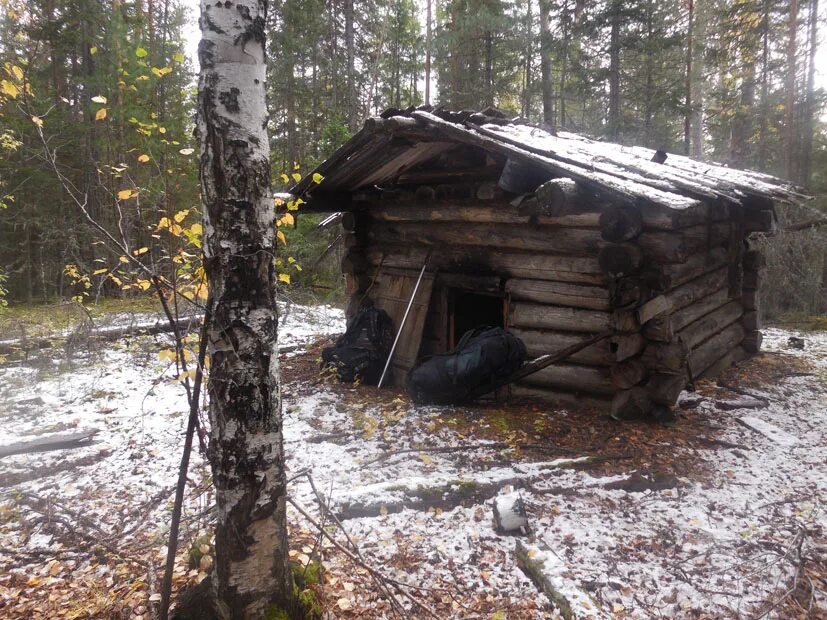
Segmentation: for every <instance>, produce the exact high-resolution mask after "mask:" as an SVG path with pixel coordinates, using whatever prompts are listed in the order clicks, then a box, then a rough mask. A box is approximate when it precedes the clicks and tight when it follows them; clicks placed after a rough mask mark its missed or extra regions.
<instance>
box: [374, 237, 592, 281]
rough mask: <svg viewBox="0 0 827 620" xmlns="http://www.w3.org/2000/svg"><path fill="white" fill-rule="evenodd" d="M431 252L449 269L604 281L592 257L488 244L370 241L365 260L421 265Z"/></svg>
mask: <svg viewBox="0 0 827 620" xmlns="http://www.w3.org/2000/svg"><path fill="white" fill-rule="evenodd" d="M429 253H430V258H429V260H428V265H429V267H430V268H431V269H435V270H439V271H441V272H452V273H467V274H479V273H495V274H497V275H499V276H502V277H504V278H532V279H537V280H550V281H557V282H574V283H581V284H593V285H600V284H603V283H605V281H606V278H605V276H604V275H603V273H602V271H601V269H600V265H599V264H598V262H597V259H596V258H595V257H574V256H560V255H554V254H540V253H535V252H532V253H526V252H514V251H511V252H509V251H504V250H492V249H491V248H483V247H479V248H463V247H455V246H442V247H429V246H424V245H398V244H397V245H375V244H374V245H371V246H370V247H368V248H367V249H366V252H365V256H366V258H367V261H368V262H369V263H370V264H371V265H373V266H374V267H378V266H379V265H380V264H381V265H382V266H383V267H385V266H387V267H397V268H400V269H421V268H422V265H423V264H424V263H425V258H426V257H427V256H428V254H429Z"/></svg>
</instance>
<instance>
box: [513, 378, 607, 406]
mask: <svg viewBox="0 0 827 620" xmlns="http://www.w3.org/2000/svg"><path fill="white" fill-rule="evenodd" d="M511 396H512V397H513V398H520V399H522V398H525V399H528V400H539V401H542V402H550V403H554V404H558V405H560V404H562V405H567V406H574V407H586V408H589V409H598V410H600V411H608V409H609V406H610V405H611V400H610V399H608V398H604V397H601V396H596V395H591V394H583V393H581V392H574V391H568V390H554V389H551V388H547V387H540V386H536V385H525V384H523V383H517V384H515V385H512V386H511Z"/></svg>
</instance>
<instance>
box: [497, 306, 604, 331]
mask: <svg viewBox="0 0 827 620" xmlns="http://www.w3.org/2000/svg"><path fill="white" fill-rule="evenodd" d="M610 316H611V315H610V314H609V313H608V312H602V311H600V310H583V309H580V308H563V307H560V306H544V305H541V304H533V303H528V302H512V303H511V305H510V309H509V317H508V325H509V327H511V326H512V325H513V326H516V327H524V328H536V329H551V330H560V331H569V332H589V333H594V332H602V331H606V330H607V329H609V322H610Z"/></svg>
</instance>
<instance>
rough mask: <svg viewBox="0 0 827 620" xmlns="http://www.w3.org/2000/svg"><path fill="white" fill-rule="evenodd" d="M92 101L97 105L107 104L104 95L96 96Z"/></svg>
mask: <svg viewBox="0 0 827 620" xmlns="http://www.w3.org/2000/svg"><path fill="white" fill-rule="evenodd" d="M92 101H94V102H95V103H106V97H104V96H103V95H95V96H94V97H92Z"/></svg>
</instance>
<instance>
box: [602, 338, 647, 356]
mask: <svg viewBox="0 0 827 620" xmlns="http://www.w3.org/2000/svg"><path fill="white" fill-rule="evenodd" d="M645 345H646V339H645V338H644V337H643V334H641V333H640V332H633V333H629V334H615V335H614V336H612V337H611V338H610V340H609V349H610V350H611V351H612V353H613V354H614V358H615V359H616V360H617V361H618V362H622V361H623V360H625V359H628V358H630V357H633V356H635V355H637V354H638V353H640V352H641V351H643V347H644V346H645Z"/></svg>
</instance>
